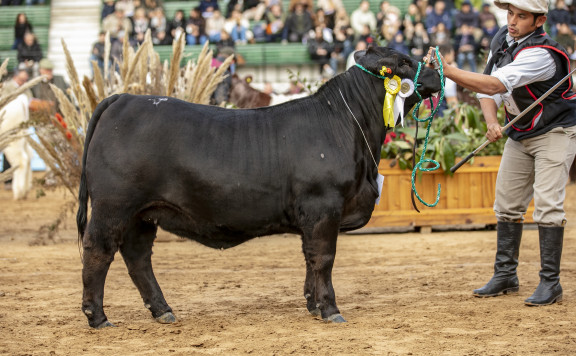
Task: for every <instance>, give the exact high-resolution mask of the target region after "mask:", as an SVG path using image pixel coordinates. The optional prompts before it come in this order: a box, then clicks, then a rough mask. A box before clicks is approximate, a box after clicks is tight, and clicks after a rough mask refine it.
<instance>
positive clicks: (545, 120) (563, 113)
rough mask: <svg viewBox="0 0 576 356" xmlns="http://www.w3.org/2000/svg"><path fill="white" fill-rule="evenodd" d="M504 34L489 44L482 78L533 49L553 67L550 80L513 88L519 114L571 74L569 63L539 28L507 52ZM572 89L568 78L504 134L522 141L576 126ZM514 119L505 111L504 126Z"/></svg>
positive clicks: (505, 31)
mask: <svg viewBox="0 0 576 356" xmlns="http://www.w3.org/2000/svg"><path fill="white" fill-rule="evenodd" d="M507 33H508V30H507V27H506V26H504V27H502V28H501V29H500V30H499V31H498V33H497V34H496V36H494V39H493V40H492V43H491V44H490V50H491V51H492V58H491V59H490V61H489V62H488V65H487V66H486V69H485V71H484V74H490V73H491V72H492V66H493V65H496V67H497V68H501V67H503V66H505V65H507V64H509V63H511V62H512V61H514V59H515V58H516V56H517V55H518V54H519V53H520V52H521V51H523V50H525V49H527V48H534V47H540V48H544V49H546V50H547V51H548V52H549V53H550V55H551V56H552V58H553V59H554V62H555V64H556V73H555V74H554V76H552V78H550V79H548V80H545V81H542V82H535V83H532V84H528V85H525V86H523V87H520V88H515V89H514V90H513V91H512V98H513V99H514V102H515V103H516V105H517V106H518V109H519V110H520V112H522V111H523V110H524V109H525V108H527V107H528V106H530V104H532V103H533V102H534V101H536V100H537V99H538V98H540V96H541V95H542V94H544V93H545V92H546V91H547V90H548V89H550V88H551V87H552V86H554V85H555V84H556V83H558V82H559V81H560V80H561V79H562V78H564V77H565V76H566V75H567V74H568V73H569V72H570V59H569V57H568V54H567V53H566V51H565V50H564V48H562V46H560V45H559V44H558V43H557V42H556V41H554V40H552V39H551V38H550V37H549V36H548V35H547V34H546V33H545V32H544V30H543V29H542V28H538V29H537V30H536V31H535V32H534V33H533V34H532V35H530V37H529V38H527V39H526V40H525V41H523V42H522V43H520V44H517V43H514V44H513V45H512V46H510V47H509V48H506V47H507V43H506V34H507ZM571 88H572V79H571V78H570V79H568V80H567V81H565V82H564V83H563V84H562V85H561V86H560V87H559V88H558V89H556V90H555V91H554V92H553V93H551V94H550V95H549V96H548V97H547V98H546V99H544V100H543V101H542V102H540V104H538V105H536V106H535V107H534V108H533V109H532V110H530V112H528V113H526V115H524V117H522V118H521V119H520V120H519V121H518V122H516V123H515V124H514V125H512V126H511V127H510V128H508V129H507V130H506V134H507V135H508V137H510V138H512V139H513V140H516V141H520V140H523V139H525V138H530V137H534V136H538V135H542V134H544V133H546V132H548V131H550V130H552V129H553V128H555V127H569V126H574V125H576V94H575V93H574V92H572V91H571ZM514 117H515V115H512V114H511V113H509V112H508V111H506V123H508V122H510V120H513V119H514Z"/></svg>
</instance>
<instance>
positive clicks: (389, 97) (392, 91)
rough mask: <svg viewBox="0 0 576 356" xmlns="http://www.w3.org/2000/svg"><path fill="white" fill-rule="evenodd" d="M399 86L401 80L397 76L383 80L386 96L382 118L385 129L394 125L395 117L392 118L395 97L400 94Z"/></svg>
mask: <svg viewBox="0 0 576 356" xmlns="http://www.w3.org/2000/svg"><path fill="white" fill-rule="evenodd" d="M400 85H401V80H400V77H398V76H397V75H395V76H393V77H392V78H386V79H385V80H384V89H386V96H385V97H384V107H383V109H382V115H383V118H384V125H385V126H386V127H387V128H392V127H394V125H395V124H396V117H395V116H394V101H395V100H396V95H397V94H398V93H399V92H400Z"/></svg>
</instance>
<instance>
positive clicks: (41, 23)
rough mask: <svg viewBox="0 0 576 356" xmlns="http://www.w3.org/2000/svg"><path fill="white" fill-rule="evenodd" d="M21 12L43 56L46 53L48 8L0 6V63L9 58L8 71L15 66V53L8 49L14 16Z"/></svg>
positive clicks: (12, 34) (45, 6)
mask: <svg viewBox="0 0 576 356" xmlns="http://www.w3.org/2000/svg"><path fill="white" fill-rule="evenodd" d="M21 12H23V13H25V14H26V16H27V17H28V21H29V22H30V23H31V24H32V27H33V28H34V33H35V34H36V37H37V38H38V43H40V46H41V47H42V51H43V53H44V55H46V54H47V53H48V40H49V30H50V6H49V5H36V6H2V8H1V10H0V63H2V62H4V60H5V59H6V58H10V61H9V62H8V70H9V71H12V70H14V68H15V67H16V65H17V59H16V58H17V52H16V50H11V49H10V48H11V47H12V44H13V43H14V22H15V21H16V15H18V14H19V13H21Z"/></svg>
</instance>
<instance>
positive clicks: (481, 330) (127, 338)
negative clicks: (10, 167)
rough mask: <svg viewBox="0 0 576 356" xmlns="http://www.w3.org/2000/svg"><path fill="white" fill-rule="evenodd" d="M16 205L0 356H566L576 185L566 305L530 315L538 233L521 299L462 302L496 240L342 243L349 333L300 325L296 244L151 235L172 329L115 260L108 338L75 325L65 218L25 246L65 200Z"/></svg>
mask: <svg viewBox="0 0 576 356" xmlns="http://www.w3.org/2000/svg"><path fill="white" fill-rule="evenodd" d="M33 195H34V194H32V196H31V197H30V198H29V199H28V200H26V201H21V202H13V201H12V200H11V195H10V192H8V191H5V190H1V191H0V355H147V354H157V355H245V354H255V355H287V354H294V355H309V354H314V355H545V354H554V355H574V354H576V327H575V324H574V323H575V321H576V186H574V185H572V186H569V188H568V197H567V200H566V205H567V212H568V219H569V224H568V226H567V229H566V234H565V242H564V246H565V247H564V255H563V261H562V274H561V276H562V285H563V287H564V302H563V303H562V304H556V305H552V306H548V307H540V308H534V307H526V306H524V304H523V301H524V299H526V298H527V297H529V296H530V295H531V294H532V292H533V291H534V289H535V288H536V286H537V284H538V270H539V266H540V259H539V250H538V234H537V231H536V230H534V229H526V230H525V233H524V236H523V241H522V246H521V251H520V261H521V262H520V266H519V278H520V281H521V288H520V292H519V294H516V295H509V296H503V297H498V298H488V299H479V298H474V297H473V296H472V295H471V291H472V290H473V289H474V288H477V287H480V286H482V285H483V284H484V283H485V282H487V281H488V279H489V278H490V277H491V275H492V268H493V258H494V248H495V232H494V231H484V230H481V231H445V232H432V233H429V234H421V233H401V234H393V233H388V234H373V235H341V236H340V238H339V241H338V253H337V256H336V264H335V267H334V273H333V282H334V286H335V290H336V297H337V301H338V306H339V308H340V311H341V312H342V314H343V316H344V317H345V318H346V319H347V320H348V322H347V323H345V324H340V325H333V324H328V323H325V322H323V321H321V320H319V319H317V318H315V317H313V316H311V315H309V314H308V312H307V311H306V308H305V301H304V298H303V296H302V294H303V293H302V290H303V282H304V272H305V267H304V258H303V256H302V253H301V248H300V240H299V237H298V236H294V235H282V236H270V237H264V238H258V239H254V240H252V241H249V242H248V243H245V244H243V245H240V246H238V247H235V248H232V249H229V250H225V251H220V250H212V249H209V248H206V247H204V246H201V245H199V244H197V243H195V242H191V241H183V240H180V239H178V238H175V237H174V236H171V235H168V234H166V233H162V234H159V239H158V241H157V243H156V244H155V247H154V256H153V264H154V268H155V272H156V276H157V278H158V281H159V283H160V285H161V287H162V289H163V291H164V295H165V297H166V299H167V301H168V303H169V304H170V305H171V306H172V308H173V309H174V313H175V315H176V317H177V318H178V321H177V322H176V323H175V324H171V325H162V324H158V323H156V322H155V321H154V320H153V319H152V317H151V315H150V314H149V312H148V311H147V310H146V309H145V308H144V306H143V303H142V300H141V298H140V296H139V294H138V291H137V290H136V287H135V286H134V285H133V284H132V282H131V280H130V278H129V276H128V273H127V271H126V267H125V265H124V264H123V262H122V260H121V257H120V255H117V257H116V261H115V262H114V263H113V264H112V267H111V270H110V273H109V274H108V278H107V284H106V290H105V311H106V313H107V315H108V317H109V319H110V321H112V322H113V323H115V324H116V325H117V326H118V327H117V328H108V329H106V330H93V329H90V328H89V327H88V324H87V320H86V318H85V317H84V315H83V314H82V313H81V310H80V306H81V298H82V282H81V268H82V265H81V262H80V255H79V250H78V245H77V243H76V230H75V225H74V219H73V217H72V215H70V216H69V217H68V218H67V219H65V221H64V223H65V224H64V228H63V229H61V231H60V232H59V234H58V235H57V238H56V241H55V242H54V241H47V244H46V245H37V246H30V243H31V242H34V241H35V239H36V232H37V231H38V228H39V227H40V226H41V225H43V224H48V223H50V222H52V221H54V219H55V218H56V217H57V215H58V212H59V210H60V209H61V207H62V205H63V203H64V202H65V201H66V200H67V199H69V198H70V195H69V194H67V193H66V192H65V191H63V190H58V191H55V192H48V194H47V196H45V197H42V198H39V199H37V198H34V197H33Z"/></svg>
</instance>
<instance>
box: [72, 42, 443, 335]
mask: <svg viewBox="0 0 576 356" xmlns="http://www.w3.org/2000/svg"><path fill="white" fill-rule="evenodd" d="M356 61H357V63H358V64H360V65H362V66H363V67H364V68H366V69H367V70H368V71H370V72H371V73H374V74H379V72H380V70H381V68H382V66H386V67H387V68H390V69H391V70H392V74H391V75H394V74H395V75H398V76H399V77H401V78H411V79H412V78H414V76H415V74H416V71H417V69H418V63H417V62H416V61H414V60H412V59H411V58H409V57H407V56H404V55H402V54H399V53H398V52H395V51H393V50H390V49H387V48H370V49H368V50H367V51H362V52H359V53H357V54H356ZM388 75H390V74H388ZM418 84H419V86H418V90H419V92H420V94H421V95H422V96H423V97H429V96H430V95H431V94H432V93H434V92H437V91H439V90H440V78H439V75H438V73H436V72H435V71H434V70H432V69H429V68H425V69H423V70H422V71H421V73H420V76H419V78H418ZM385 95H386V92H385V89H384V85H383V80H382V79H380V78H377V77H376V76H374V75H371V74H369V73H366V72H365V71H363V70H362V69H360V68H358V67H356V66H354V67H352V68H351V69H349V70H348V71H347V72H345V73H342V74H340V75H338V76H336V77H335V78H333V79H331V80H330V81H329V82H327V83H326V84H325V85H324V86H322V87H321V88H320V89H319V90H318V92H317V93H316V94H314V95H312V96H310V97H307V98H303V99H299V100H295V101H291V102H288V103H284V104H280V105H278V106H271V107H265V108H260V109H246V110H240V109H237V110H234V109H224V108H219V107H212V106H204V105H198V104H191V103H187V102H183V101H179V100H176V99H173V98H159V97H153V96H133V95H115V96H112V97H109V98H107V99H105V100H103V101H102V102H101V103H100V104H99V105H98V107H97V108H96V110H95V112H94V115H93V116H92V119H91V121H90V124H89V127H88V130H87V135H86V144H85V150H84V157H83V162H82V163H83V171H82V178H81V183H80V189H79V210H78V216H77V222H78V232H79V238H80V242H81V244H82V246H83V270H82V278H83V286H84V293H83V300H82V310H83V312H84V314H85V315H86V316H87V317H88V322H89V324H90V326H92V327H96V328H100V327H105V326H112V324H111V323H110V322H109V321H108V320H107V318H106V315H105V314H104V310H103V294H104V283H105V279H106V274H107V272H108V269H109V267H110V263H111V262H112V260H113V259H114V255H115V253H116V251H117V250H118V249H119V250H120V253H121V254H122V257H123V259H124V261H125V263H126V265H127V267H128V272H129V274H130V277H131V278H132V280H133V282H134V284H135V285H136V287H137V288H138V290H139V292H140V294H141V296H142V298H143V300H144V304H145V305H146V307H147V308H148V309H150V311H151V312H152V315H153V317H154V318H156V319H157V320H158V321H159V322H162V323H170V322H173V321H175V317H174V315H173V314H172V309H171V308H170V306H168V304H167V303H166V301H165V299H164V296H163V294H162V291H161V290H160V287H159V285H158V283H157V281H156V278H155V276H154V272H153V270H152V264H151V255H152V244H153V241H154V238H155V236H156V231H157V227H158V226H160V227H162V228H163V229H164V230H166V231H169V232H172V233H174V234H177V235H179V236H182V237H186V238H190V239H193V240H196V241H198V242H200V243H202V244H204V245H207V246H210V247H214V248H229V247H232V246H235V245H238V244H240V243H242V242H245V241H247V240H249V239H251V238H253V237H256V236H263V235H269V234H276V233H294V234H299V235H301V236H302V250H303V252H304V257H305V259H306V281H305V283H304V296H305V298H306V300H307V308H308V310H309V311H310V313H312V314H314V315H321V317H322V318H323V319H324V320H329V321H334V322H344V321H345V320H344V318H343V317H342V316H341V315H340V312H339V310H338V307H337V306H336V300H335V294H334V289H333V287H332V267H333V264H334V257H335V253H336V240H337V236H338V233H339V232H340V231H347V230H352V229H357V228H360V227H362V226H364V225H365V224H366V223H367V222H368V220H369V219H370V216H371V214H372V211H373V209H374V202H375V199H376V197H377V195H378V192H377V183H376V177H377V167H376V166H375V164H374V160H373V157H372V155H373V156H374V158H375V159H376V160H379V157H380V150H381V144H382V142H383V140H384V137H385V135H386V129H385V127H384V124H383V119H382V105H383V101H384V97H385ZM342 96H343V97H342ZM343 98H344V99H343ZM344 100H345V101H344ZM417 100H418V99H417V96H416V94H413V95H412V96H410V97H409V98H408V99H407V101H406V105H405V107H406V109H405V111H406V112H407V111H408V109H410V108H411V107H412V106H413V105H414V104H415V103H416V102H417ZM346 104H347V105H348V106H349V107H350V110H351V111H352V112H353V113H354V116H355V118H354V117H353V115H351V113H350V111H349V110H348V108H347V106H346ZM356 120H357V122H356ZM359 126H360V127H361V129H360V127H359ZM368 146H369V148H370V149H368ZM370 151H371V152H370ZM89 198H90V199H91V208H92V211H91V219H90V221H89V222H87V214H88V199H89Z"/></svg>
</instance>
